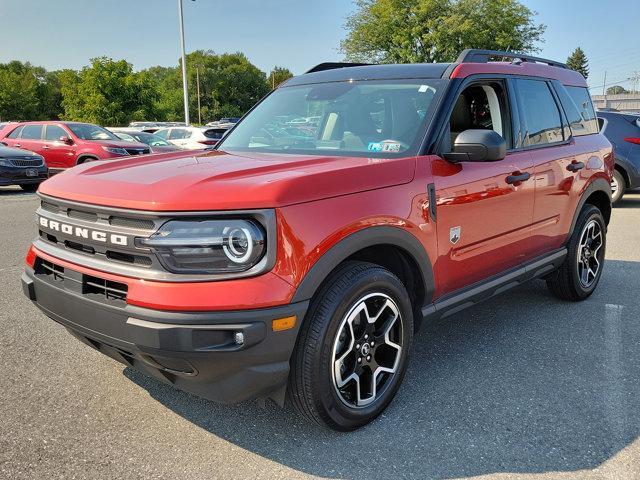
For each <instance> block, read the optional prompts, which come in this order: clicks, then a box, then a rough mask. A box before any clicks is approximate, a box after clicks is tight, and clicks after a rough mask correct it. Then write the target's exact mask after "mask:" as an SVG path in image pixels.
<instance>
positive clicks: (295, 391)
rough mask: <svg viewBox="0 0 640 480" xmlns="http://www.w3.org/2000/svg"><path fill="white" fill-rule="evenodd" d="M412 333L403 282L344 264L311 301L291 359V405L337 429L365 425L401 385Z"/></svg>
mask: <svg viewBox="0 0 640 480" xmlns="http://www.w3.org/2000/svg"><path fill="white" fill-rule="evenodd" d="M412 337H413V310H412V308H411V300H410V298H409V294H408V293H407V291H406V289H405V287H404V285H403V284H402V282H401V281H400V280H399V279H398V278H397V277H396V276H395V275H393V273H391V272H389V271H388V270H386V269H384V268H382V267H379V266H377V265H374V264H370V263H365V262H348V263H346V264H345V265H343V266H342V267H341V268H339V269H338V270H337V271H336V272H334V273H333V274H332V275H331V276H330V278H329V279H328V280H327V282H326V283H325V285H324V287H323V288H322V289H321V290H320V292H319V293H318V294H317V295H316V297H315V298H314V300H313V301H312V303H311V307H310V309H309V313H308V315H307V317H306V319H305V324H304V325H303V326H302V330H301V332H300V337H299V339H298V344H297V345H296V349H295V352H294V355H293V359H292V362H291V364H292V371H291V375H290V381H289V388H288V401H289V403H290V404H291V405H292V406H293V407H294V409H295V410H297V411H298V412H299V413H301V414H302V415H303V416H305V417H306V418H308V419H310V420H312V421H314V422H316V423H318V424H320V425H323V426H327V427H329V428H332V429H334V430H340V431H347V430H354V429H356V428H359V427H361V426H363V425H365V424H367V423H369V422H370V421H372V420H373V419H374V418H376V417H377V416H378V415H380V413H382V411H383V410H384V409H385V408H386V407H387V405H388V404H389V403H390V402H391V400H392V399H393V397H394V396H395V394H396V392H397V390H398V388H399V387H400V383H401V382H402V378H403V377H404V373H405V371H406V369H407V363H408V359H409V347H410V345H411V341H412Z"/></svg>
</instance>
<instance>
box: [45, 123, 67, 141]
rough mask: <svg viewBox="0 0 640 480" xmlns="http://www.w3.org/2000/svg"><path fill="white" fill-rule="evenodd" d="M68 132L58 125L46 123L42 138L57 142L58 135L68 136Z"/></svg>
mask: <svg viewBox="0 0 640 480" xmlns="http://www.w3.org/2000/svg"><path fill="white" fill-rule="evenodd" d="M68 136H69V134H68V133H67V132H66V131H65V130H64V129H63V128H62V127H59V126H58V125H47V128H46V129H45V134H44V139H45V140H47V141H49V142H57V141H58V140H59V139H60V137H68Z"/></svg>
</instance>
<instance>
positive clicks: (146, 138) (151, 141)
mask: <svg viewBox="0 0 640 480" xmlns="http://www.w3.org/2000/svg"><path fill="white" fill-rule="evenodd" d="M133 136H134V137H135V139H136V140H137V141H138V142H142V143H146V144H147V145H149V146H151V147H170V146H171V144H170V143H169V142H166V141H165V140H164V139H163V138H161V137H159V136H158V135H154V134H152V133H145V132H140V133H134V134H133Z"/></svg>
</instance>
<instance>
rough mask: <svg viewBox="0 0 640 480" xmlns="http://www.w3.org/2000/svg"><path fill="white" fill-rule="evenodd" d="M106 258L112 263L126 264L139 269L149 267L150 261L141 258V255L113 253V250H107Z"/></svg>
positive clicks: (147, 258)
mask: <svg viewBox="0 0 640 480" xmlns="http://www.w3.org/2000/svg"><path fill="white" fill-rule="evenodd" d="M107 258H108V259H109V260H113V261H114V262H121V263H128V264H131V265H138V266H140V267H150V266H151V265H152V263H153V262H152V261H151V259H150V258H149V257H143V256H142V255H131V254H129V253H122V252H114V251H113V250H107Z"/></svg>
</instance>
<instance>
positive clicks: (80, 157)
mask: <svg viewBox="0 0 640 480" xmlns="http://www.w3.org/2000/svg"><path fill="white" fill-rule="evenodd" d="M88 158H91V159H93V160H100V159H99V158H98V157H97V156H96V155H93V154H91V153H81V154H80V155H78V157H77V158H76V165H80V164H83V163H85V161H86V160H87V159H88Z"/></svg>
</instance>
